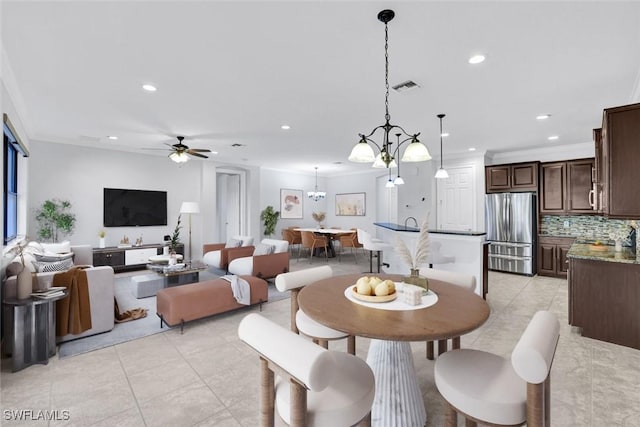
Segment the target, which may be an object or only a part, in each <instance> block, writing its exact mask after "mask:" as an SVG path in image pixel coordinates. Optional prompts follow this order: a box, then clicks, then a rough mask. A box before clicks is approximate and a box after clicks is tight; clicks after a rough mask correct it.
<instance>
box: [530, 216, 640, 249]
mask: <svg viewBox="0 0 640 427" xmlns="http://www.w3.org/2000/svg"><path fill="white" fill-rule="evenodd" d="M637 222H639V223H640V220H637ZM630 224H631V221H630V220H623V219H608V218H606V217H603V216H596V215H575V216H555V215H545V216H543V217H541V219H540V234H541V235H546V236H561V237H575V238H577V239H579V240H583V241H595V240H600V241H602V242H603V243H608V244H611V245H613V244H614V242H615V239H616V237H618V238H620V239H621V240H622V246H632V244H635V243H636V242H632V238H631V234H632V233H631V232H632V230H633V228H631V225H630Z"/></svg>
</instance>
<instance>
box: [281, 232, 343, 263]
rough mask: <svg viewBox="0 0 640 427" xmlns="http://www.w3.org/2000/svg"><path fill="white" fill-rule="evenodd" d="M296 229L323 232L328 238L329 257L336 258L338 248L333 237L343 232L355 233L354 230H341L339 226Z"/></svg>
mask: <svg viewBox="0 0 640 427" xmlns="http://www.w3.org/2000/svg"><path fill="white" fill-rule="evenodd" d="M294 230H295V231H310V232H312V233H316V234H321V235H323V236H325V237H326V238H327V246H328V247H329V253H328V254H327V255H328V257H329V258H335V256H336V250H335V248H334V246H333V239H334V238H337V237H338V236H340V235H341V234H351V233H355V231H354V230H341V229H339V228H295V229H294Z"/></svg>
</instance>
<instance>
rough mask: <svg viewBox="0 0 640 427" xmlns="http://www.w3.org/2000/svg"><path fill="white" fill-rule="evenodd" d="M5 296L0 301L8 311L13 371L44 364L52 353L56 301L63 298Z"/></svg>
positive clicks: (60, 296)
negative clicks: (11, 330)
mask: <svg viewBox="0 0 640 427" xmlns="http://www.w3.org/2000/svg"><path fill="white" fill-rule="evenodd" d="M67 295H68V291H66V290H65V291H64V295H59V296H57V297H53V298H48V299H44V298H25V299H17V298H6V299H4V300H3V301H2V304H3V305H4V306H5V308H7V309H9V310H10V311H11V314H12V316H11V317H12V321H13V332H12V334H13V336H12V341H11V361H12V365H13V372H17V371H20V370H22V369H24V368H26V367H27V366H31V365H33V364H34V363H39V364H42V365H46V364H48V363H49V357H51V356H55V354H56V304H55V302H56V301H58V300H60V299H62V298H66V297H67Z"/></svg>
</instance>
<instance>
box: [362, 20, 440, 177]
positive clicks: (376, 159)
mask: <svg viewBox="0 0 640 427" xmlns="http://www.w3.org/2000/svg"><path fill="white" fill-rule="evenodd" d="M394 16H395V13H394V11H393V10H389V9H385V10H383V11H381V12H380V13H378V20H380V21H381V22H383V23H384V60H385V67H384V80H385V99H384V107H385V116H384V118H385V123H384V124H383V125H380V126H377V127H375V128H374V129H373V130H372V131H371V133H369V134H368V135H365V134H359V136H360V141H359V142H358V143H357V144H356V145H355V146H354V147H353V149H352V150H351V154H350V155H349V160H350V161H352V162H357V163H372V162H373V167H374V168H385V167H386V168H387V169H390V168H394V167H397V168H398V176H397V178H396V179H395V180H392V179H391V176H389V181H388V182H387V187H393V186H394V183H395V185H398V184H404V180H403V179H402V178H400V173H399V169H400V162H401V161H402V162H424V161H427V160H431V154H429V150H428V149H427V147H426V146H425V145H424V144H423V143H421V142H420V140H419V139H418V136H419V135H420V132H418V133H415V134H412V135H411V134H408V133H407V132H405V130H404V129H403V128H402V127H401V126H398V125H393V124H391V123H390V120H391V116H390V115H389V27H388V23H389V22H390V21H391V20H392V19H393V18H394ZM378 130H382V142H381V144H380V145H378V144H377V143H376V142H375V141H374V140H373V139H372V138H371V137H372V136H373V135H374V134H375V133H376V132H377V131H378ZM392 132H397V133H396V136H397V146H396V147H395V148H394V147H393V141H391V140H390V139H389V134H390V133H392ZM401 136H403V137H404V139H403V140H402V141H401V140H400V137H401ZM406 142H409V145H407V147H406V149H405V151H404V155H403V156H402V159H399V158H398V155H399V150H400V147H401V146H402V145H403V144H404V143H406ZM374 147H375V149H376V150H377V151H378V154H377V155H376V150H374ZM396 159H397V160H396ZM389 174H390V175H391V172H389Z"/></svg>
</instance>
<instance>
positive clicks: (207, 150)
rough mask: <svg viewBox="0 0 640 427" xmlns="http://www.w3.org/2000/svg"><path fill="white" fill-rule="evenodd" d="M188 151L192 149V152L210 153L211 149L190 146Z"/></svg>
mask: <svg viewBox="0 0 640 427" xmlns="http://www.w3.org/2000/svg"><path fill="white" fill-rule="evenodd" d="M189 151H193V152H194V153H210V152H211V150H209V149H208V148H190V149H189Z"/></svg>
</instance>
